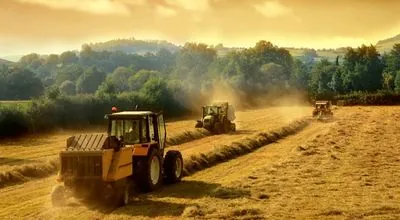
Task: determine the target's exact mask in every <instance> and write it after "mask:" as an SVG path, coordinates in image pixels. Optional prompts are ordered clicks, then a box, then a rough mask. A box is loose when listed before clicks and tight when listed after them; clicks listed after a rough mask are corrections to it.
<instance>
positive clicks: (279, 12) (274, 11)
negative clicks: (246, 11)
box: [253, 1, 292, 18]
mask: <svg viewBox="0 0 400 220" xmlns="http://www.w3.org/2000/svg"><path fill="white" fill-rule="evenodd" d="M253 7H254V8H255V9H256V11H257V12H259V13H261V14H262V15H264V16H266V17H269V18H275V17H280V16H285V15H289V14H291V13H292V9H291V8H289V7H287V6H285V5H283V4H282V3H280V2H279V1H266V2H264V3H261V4H255V5H253Z"/></svg>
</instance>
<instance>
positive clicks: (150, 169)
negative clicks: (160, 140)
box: [135, 149, 162, 192]
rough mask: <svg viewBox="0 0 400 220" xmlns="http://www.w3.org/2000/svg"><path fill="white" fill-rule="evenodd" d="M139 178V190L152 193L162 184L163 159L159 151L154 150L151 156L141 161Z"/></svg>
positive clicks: (137, 181)
mask: <svg viewBox="0 0 400 220" xmlns="http://www.w3.org/2000/svg"><path fill="white" fill-rule="evenodd" d="M139 160H140V161H139V167H138V172H137V176H136V177H135V179H136V183H137V186H138V188H139V190H141V191H143V192H151V191H153V190H154V189H156V188H157V187H158V186H159V185H160V183H161V171H162V169H161V168H162V166H161V157H160V154H159V153H158V150H157V149H152V150H151V151H150V154H149V156H147V157H144V158H140V159H139Z"/></svg>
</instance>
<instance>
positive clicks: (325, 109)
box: [312, 101, 333, 119]
mask: <svg viewBox="0 0 400 220" xmlns="http://www.w3.org/2000/svg"><path fill="white" fill-rule="evenodd" d="M312 115H313V117H315V118H317V119H324V118H331V117H333V112H332V110H331V103H330V102H329V101H316V102H315V103H314V110H313V112H312Z"/></svg>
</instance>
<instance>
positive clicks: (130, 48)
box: [88, 38, 179, 54]
mask: <svg viewBox="0 0 400 220" xmlns="http://www.w3.org/2000/svg"><path fill="white" fill-rule="evenodd" d="M88 45H89V46H90V47H91V48H92V49H93V50H95V51H104V50H105V51H122V52H125V53H129V54H133V53H135V54H146V53H148V52H150V53H156V52H158V51H159V50H160V49H163V48H164V49H167V50H169V51H171V52H176V51H178V50H179V46H176V45H174V44H172V43H169V42H167V41H158V40H157V41H156V40H154V41H144V40H136V39H134V38H131V39H116V40H110V41H106V42H100V43H90V44H88Z"/></svg>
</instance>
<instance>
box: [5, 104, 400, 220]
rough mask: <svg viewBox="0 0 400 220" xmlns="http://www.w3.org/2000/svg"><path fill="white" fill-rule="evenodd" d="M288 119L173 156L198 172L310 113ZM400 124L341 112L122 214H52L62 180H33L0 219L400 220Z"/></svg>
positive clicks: (376, 110)
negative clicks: (227, 149)
mask: <svg viewBox="0 0 400 220" xmlns="http://www.w3.org/2000/svg"><path fill="white" fill-rule="evenodd" d="M284 110H285V111H287V113H288V114H287V115H291V117H289V118H286V119H285V118H284V117H282V115H281V114H277V113H278V112H279V111H276V112H275V113H271V112H273V111H272V110H271V109H266V110H258V111H251V112H241V113H239V114H238V130H239V131H238V134H235V135H233V134H231V135H229V134H227V135H218V136H209V137H204V138H202V139H201V140H196V141H192V142H190V144H189V143H185V144H182V145H179V146H173V147H171V148H177V149H180V150H182V152H183V155H184V158H185V161H186V162H188V161H189V162H190V161H191V158H192V157H191V156H192V155H197V154H199V153H205V154H206V153H207V152H209V151H213V150H214V151H215V150H216V149H215V148H214V146H220V145H228V146H232V145H235V143H233V142H240V141H242V140H243V138H245V137H255V135H256V134H259V133H260V132H263V131H264V132H268V131H271V130H276V129H279V128H280V127H283V126H284V125H287V124H289V123H290V122H292V121H294V120H296V119H298V118H301V117H302V116H304V115H309V113H310V112H311V109H310V108H300V109H296V110H293V111H290V110H289V108H287V109H284ZM304 110H306V111H304ZM280 111H283V110H282V109H281V110H280ZM289 112H292V114H289ZM245 117H247V118H245ZM256 118H258V120H256ZM399 120H400V107H351V108H347V107H344V108H339V109H337V110H336V111H335V119H334V120H332V121H328V122H318V121H312V122H310V123H307V124H306V125H308V126H306V127H305V128H303V129H302V130H301V131H299V132H298V133H297V134H295V135H291V136H287V137H286V138H284V139H278V140H276V141H275V143H271V144H268V145H266V146H265V147H262V148H259V149H258V150H256V151H254V152H253V153H249V154H247V155H245V156H241V157H238V158H236V159H233V160H230V161H227V162H225V163H220V164H219V165H216V166H213V167H211V168H208V169H205V170H203V171H199V172H197V173H195V174H193V175H191V176H188V177H186V178H184V180H183V182H182V183H179V184H176V185H171V186H165V187H163V188H161V189H159V190H157V191H156V192H153V193H150V194H141V195H138V196H137V197H134V198H132V203H131V205H129V206H126V207H123V208H119V209H115V210H111V209H106V208H101V207H99V206H96V205H91V204H82V203H81V202H79V201H76V200H70V201H69V202H68V204H67V206H66V207H63V208H52V207H51V204H50V201H49V192H50V190H51V187H52V186H53V185H54V184H55V176H51V177H48V178H44V179H39V180H32V181H28V182H26V183H24V184H19V185H14V186H9V187H4V188H2V189H0V197H1V198H7V199H6V200H5V199H2V200H0V218H1V219H5V218H28V219H29V218H32V219H60V218H64V219H130V218H135V219H149V218H156V219H179V218H181V219H188V218H189V219H193V218H195V219H264V218H265V219H293V218H298V219H361V218H364V219H399V218H400V173H399V172H398V167H400V136H399V135H398V133H397V132H398V131H399V130H400V123H399ZM303 127H304V126H303ZM240 131H242V132H240ZM238 136H239V137H238ZM282 138H283V137H282ZM63 141H64V140H63ZM236 144H237V143H236ZM198 145H200V146H198Z"/></svg>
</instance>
